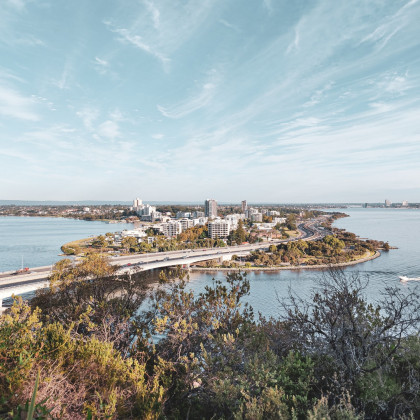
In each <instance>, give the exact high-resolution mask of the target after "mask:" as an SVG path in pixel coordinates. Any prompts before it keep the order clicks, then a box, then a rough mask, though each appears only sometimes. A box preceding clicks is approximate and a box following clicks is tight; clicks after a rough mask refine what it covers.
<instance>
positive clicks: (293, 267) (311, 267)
mask: <svg viewBox="0 0 420 420" xmlns="http://www.w3.org/2000/svg"><path fill="white" fill-rule="evenodd" d="M380 256H381V253H380V252H379V251H375V253H374V254H373V255H369V256H368V257H363V258H360V259H358V260H354V261H349V262H345V263H338V264H318V265H290V266H289V265H288V266H282V267H248V268H247V267H245V266H243V267H239V268H233V267H213V268H210V267H209V268H207V267H190V270H191V271H235V270H236V271H280V270H319V269H325V268H334V267H347V266H350V265H356V264H360V263H364V262H366V261H370V260H374V259H375V258H378V257H380Z"/></svg>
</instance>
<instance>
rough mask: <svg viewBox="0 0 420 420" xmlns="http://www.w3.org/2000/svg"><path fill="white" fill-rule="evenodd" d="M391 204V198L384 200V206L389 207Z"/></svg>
mask: <svg viewBox="0 0 420 420" xmlns="http://www.w3.org/2000/svg"><path fill="white" fill-rule="evenodd" d="M391 205H392V201H391V200H388V199H386V200H385V207H391Z"/></svg>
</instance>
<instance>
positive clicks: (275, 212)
mask: <svg viewBox="0 0 420 420" xmlns="http://www.w3.org/2000/svg"><path fill="white" fill-rule="evenodd" d="M265 214H266V215H267V216H280V212H279V211H277V210H267V211H266V212H265Z"/></svg>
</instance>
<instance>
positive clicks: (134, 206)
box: [133, 198, 143, 211]
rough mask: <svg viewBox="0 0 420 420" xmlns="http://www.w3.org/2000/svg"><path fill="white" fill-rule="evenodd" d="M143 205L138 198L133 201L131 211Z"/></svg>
mask: <svg viewBox="0 0 420 420" xmlns="http://www.w3.org/2000/svg"><path fill="white" fill-rule="evenodd" d="M142 205H143V201H142V200H140V198H136V199H135V200H133V210H134V211H137V210H138V209H139V208H140V207H141V206H142Z"/></svg>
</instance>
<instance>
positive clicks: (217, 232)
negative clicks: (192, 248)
mask: <svg viewBox="0 0 420 420" xmlns="http://www.w3.org/2000/svg"><path fill="white" fill-rule="evenodd" d="M208 227H209V236H210V238H212V239H215V238H226V237H228V236H229V233H230V230H231V224H230V223H229V222H228V221H226V220H215V221H214V222H209V224H208Z"/></svg>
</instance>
